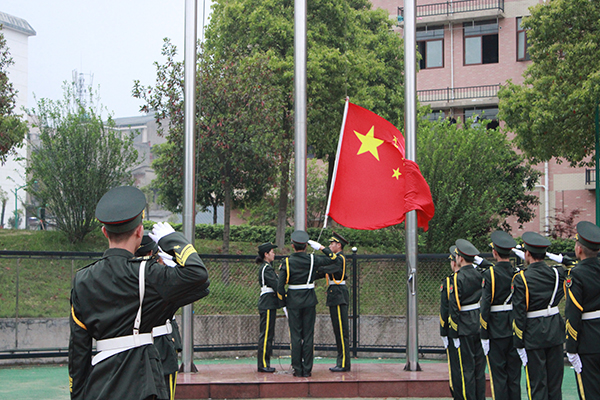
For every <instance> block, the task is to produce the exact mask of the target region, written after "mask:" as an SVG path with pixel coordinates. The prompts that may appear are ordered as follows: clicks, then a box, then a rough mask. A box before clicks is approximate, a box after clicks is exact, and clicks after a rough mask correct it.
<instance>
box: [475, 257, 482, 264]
mask: <svg viewBox="0 0 600 400" xmlns="http://www.w3.org/2000/svg"><path fill="white" fill-rule="evenodd" d="M482 261H483V258H481V257H479V256H475V264H477V265H481V262H482Z"/></svg>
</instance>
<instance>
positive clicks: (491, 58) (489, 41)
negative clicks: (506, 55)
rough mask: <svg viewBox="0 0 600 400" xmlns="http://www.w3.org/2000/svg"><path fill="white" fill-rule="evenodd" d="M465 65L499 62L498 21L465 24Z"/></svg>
mask: <svg viewBox="0 0 600 400" xmlns="http://www.w3.org/2000/svg"><path fill="white" fill-rule="evenodd" d="M463 30H464V36H465V65H471V64H496V63H498V21H496V20H486V21H473V22H465V23H464V24H463Z"/></svg>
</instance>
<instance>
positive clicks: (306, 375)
mask: <svg viewBox="0 0 600 400" xmlns="http://www.w3.org/2000/svg"><path fill="white" fill-rule="evenodd" d="M311 375H312V374H311V373H310V372H305V373H303V374H302V376H303V377H305V378H310V377H311Z"/></svg>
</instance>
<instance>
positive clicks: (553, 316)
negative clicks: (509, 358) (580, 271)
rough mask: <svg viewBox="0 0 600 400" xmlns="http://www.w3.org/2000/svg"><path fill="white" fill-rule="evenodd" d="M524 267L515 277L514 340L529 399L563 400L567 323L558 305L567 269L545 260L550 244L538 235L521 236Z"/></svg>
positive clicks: (533, 233)
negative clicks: (523, 371) (562, 388)
mask: <svg viewBox="0 0 600 400" xmlns="http://www.w3.org/2000/svg"><path fill="white" fill-rule="evenodd" d="M522 239H523V246H524V248H525V254H524V257H525V264H526V265H528V267H527V268H526V269H525V270H521V271H519V273H517V274H516V275H515V276H514V278H513V285H512V286H513V297H512V304H513V310H512V319H513V324H512V328H513V341H514V346H515V348H516V349H517V352H518V353H519V357H520V358H521V362H522V364H523V366H524V367H525V375H526V381H527V396H528V398H529V399H535V400H548V399H561V398H562V394H561V386H562V381H563V369H564V366H563V364H564V359H563V343H564V342H565V335H564V333H563V332H564V331H565V323H564V321H563V319H562V317H561V316H560V314H559V310H558V303H560V300H561V299H562V298H563V296H564V292H563V282H564V268H563V267H562V266H554V267H549V266H548V265H547V264H546V262H545V261H544V259H545V257H546V249H547V248H548V246H550V241H549V240H548V239H546V238H545V237H543V236H542V235H540V234H539V233H535V232H525V233H524V234H523V236H522Z"/></svg>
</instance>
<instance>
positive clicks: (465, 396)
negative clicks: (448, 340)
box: [456, 347, 467, 399]
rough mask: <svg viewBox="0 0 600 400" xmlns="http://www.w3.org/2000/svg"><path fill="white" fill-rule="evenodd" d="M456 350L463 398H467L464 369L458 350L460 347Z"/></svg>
mask: <svg viewBox="0 0 600 400" xmlns="http://www.w3.org/2000/svg"><path fill="white" fill-rule="evenodd" d="M456 350H457V351H458V361H459V362H460V377H461V380H462V392H463V399H466V398H467V388H466V387H465V371H464V370H463V363H462V354H461V352H460V347H459V348H458V349H456Z"/></svg>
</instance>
